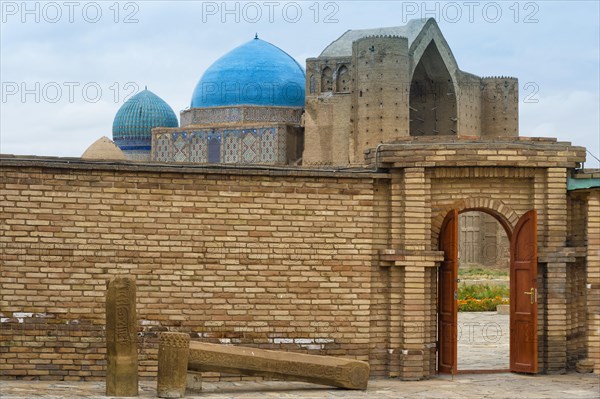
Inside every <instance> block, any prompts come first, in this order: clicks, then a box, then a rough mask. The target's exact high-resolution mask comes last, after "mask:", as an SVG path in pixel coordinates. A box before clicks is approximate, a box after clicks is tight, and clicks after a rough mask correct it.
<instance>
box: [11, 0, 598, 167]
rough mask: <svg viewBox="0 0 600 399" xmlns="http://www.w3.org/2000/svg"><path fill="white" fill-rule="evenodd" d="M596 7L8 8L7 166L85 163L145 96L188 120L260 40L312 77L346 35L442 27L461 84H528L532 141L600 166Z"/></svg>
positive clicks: (524, 118) (527, 131)
mask: <svg viewBox="0 0 600 399" xmlns="http://www.w3.org/2000/svg"><path fill="white" fill-rule="evenodd" d="M598 4H599V2H598V1H580V2H577V1H568V2H567V1H564V2H563V1H523V2H516V1H507V2H504V1H496V2H494V1H455V2H422V1H415V2H411V1H404V2H392V1H382V2H373V1H368V2H367V1H309V2H301V1H297V2H279V1H256V2H229V3H226V4H225V3H223V2H221V1H217V2H210V1H205V2H200V1H198V2H196V1H179V2H177V1H169V2H167V1H164V2H163V1H130V2H115V1H97V2H94V1H56V2H27V3H23V2H21V1H2V2H1V10H2V23H1V38H0V48H1V50H0V52H1V53H0V56H1V57H0V80H1V83H2V93H1V95H2V98H1V103H0V105H1V110H0V111H1V112H0V119H1V127H0V128H1V130H0V133H1V134H0V152H2V153H12V154H35V155H56V156H80V155H81V154H82V153H83V151H84V150H85V149H86V148H87V147H88V146H89V145H90V144H91V143H92V142H94V141H95V140H96V139H98V138H99V137H101V136H108V137H110V138H111V137H112V134H111V128H112V122H113V118H114V115H115V113H116V112H117V110H118V109H119V107H120V106H121V105H122V103H123V101H124V99H126V98H127V97H128V96H130V95H131V94H132V93H135V92H137V91H139V90H143V88H144V86H146V85H147V86H148V89H150V90H152V91H153V92H154V93H156V94H157V95H159V96H160V97H162V98H163V99H164V100H165V101H166V102H167V103H168V104H169V105H170V106H171V107H172V108H173V110H174V111H175V113H176V114H179V111H181V110H183V109H185V108H186V107H189V104H190V99H191V95H192V91H193V89H194V87H195V85H196V83H197V81H198V80H199V79H200V77H201V76H202V73H203V72H204V71H205V70H206V68H207V67H208V66H210V64H211V63H212V62H214V61H215V60H216V59H217V58H219V57H220V56H221V55H223V54H224V53H226V52H228V51H229V50H231V49H233V48H234V47H236V46H238V45H240V44H242V43H244V42H246V41H248V40H251V39H252V38H253V37H254V34H255V33H258V35H259V37H260V38H261V39H264V40H266V41H269V42H271V43H273V44H275V45H276V46H278V47H280V48H282V49H283V50H285V51H286V52H287V53H289V54H290V55H291V56H293V57H294V58H295V59H296V60H298V62H299V63H300V64H301V65H305V60H306V58H309V57H316V56H318V55H319V53H320V52H321V51H322V50H323V49H324V48H325V47H326V46H327V45H328V44H329V43H330V42H332V41H333V40H335V39H336V38H338V37H339V36H340V35H341V34H342V33H344V32H345V31H346V30H348V29H360V28H374V27H383V26H396V25H404V24H405V23H406V21H408V20H409V19H412V18H424V17H434V18H436V20H437V21H438V23H439V25H440V28H441V30H442V33H443V34H444V36H445V38H446V40H447V41H448V43H449V45H450V48H451V49H452V51H453V52H454V55H455V58H456V60H457V62H458V65H459V67H460V68H461V69H462V70H463V71H467V72H470V73H474V74H476V75H479V76H496V75H504V76H515V77H517V78H519V90H520V103H519V112H520V134H521V135H522V136H550V137H557V138H558V139H559V140H564V141H570V142H572V143H573V144H575V145H582V146H586V147H587V148H588V150H590V151H591V152H592V153H593V154H594V155H595V156H596V157H599V155H600V114H599V109H600V98H599V97H600V86H599V75H600V63H599V58H600V56H599V52H600V44H599V37H600V28H599V22H598V21H599V20H600V10H599V5H598ZM587 159H588V160H587V162H586V167H599V162H598V161H596V160H594V159H593V158H592V156H590V155H589V154H588V157H587Z"/></svg>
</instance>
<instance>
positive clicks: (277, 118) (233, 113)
mask: <svg viewBox="0 0 600 399" xmlns="http://www.w3.org/2000/svg"><path fill="white" fill-rule="evenodd" d="M302 112H303V109H302V108H299V107H295V108H291V107H259V106H233V107H212V108H192V109H188V110H185V111H182V112H181V126H182V127H185V126H190V125H206V124H209V123H211V124H214V123H234V122H236V123H239V122H274V123H278V122H279V123H290V124H299V123H300V122H301V119H302Z"/></svg>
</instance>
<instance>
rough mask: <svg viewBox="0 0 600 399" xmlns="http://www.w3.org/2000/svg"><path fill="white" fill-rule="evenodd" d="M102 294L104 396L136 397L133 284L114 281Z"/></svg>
mask: <svg viewBox="0 0 600 399" xmlns="http://www.w3.org/2000/svg"><path fill="white" fill-rule="evenodd" d="M107 286H108V292H107V294H106V356H107V364H106V395H107V396H138V353H137V316H136V310H135V280H134V279H133V278H131V277H114V278H112V279H111V280H110V281H109V282H108V285H107Z"/></svg>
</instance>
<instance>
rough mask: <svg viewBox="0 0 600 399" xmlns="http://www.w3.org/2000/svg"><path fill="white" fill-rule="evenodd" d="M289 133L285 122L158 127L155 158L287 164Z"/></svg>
mask: <svg viewBox="0 0 600 399" xmlns="http://www.w3.org/2000/svg"><path fill="white" fill-rule="evenodd" d="M286 136H287V129H286V126H285V125H280V126H275V127H273V126H272V127H254V128H250V129H228V128H221V129H205V130H187V129H186V130H178V131H171V130H166V129H156V130H155V131H154V134H153V141H152V160H154V161H159V162H192V163H227V164H268V165H277V164H278V165H281V164H286V163H287V155H286V154H287V146H286V142H287V140H286V138H287V137H286Z"/></svg>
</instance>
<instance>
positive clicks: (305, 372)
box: [188, 342, 369, 389]
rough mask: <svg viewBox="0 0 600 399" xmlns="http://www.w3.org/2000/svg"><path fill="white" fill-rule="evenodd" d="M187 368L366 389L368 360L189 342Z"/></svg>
mask: <svg viewBox="0 0 600 399" xmlns="http://www.w3.org/2000/svg"><path fill="white" fill-rule="evenodd" d="M188 369H189V370H194V371H216V372H221V373H232V374H247V375H254V376H262V377H267V378H278V379H284V380H292V381H305V382H311V383H314V384H321V385H331V386H336V387H340V388H348V389H367V383H368V380H369V364H368V363H365V362H361V361H358V360H353V359H346V358H339V357H331V356H315V355H306V354H302V353H293V352H281V351H271V350H265V349H256V348H248V347H240V346H224V345H217V344H207V343H204V342H190V352H189V359H188Z"/></svg>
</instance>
